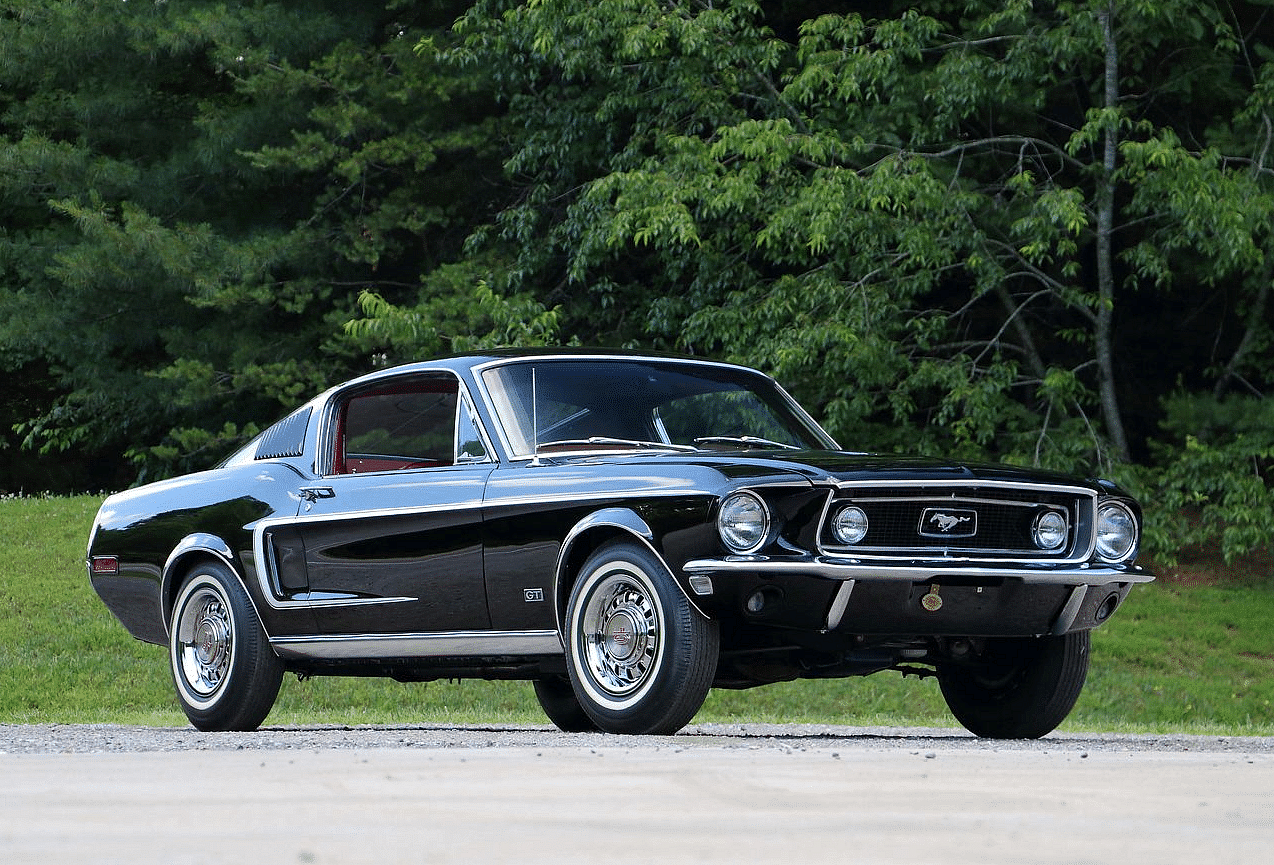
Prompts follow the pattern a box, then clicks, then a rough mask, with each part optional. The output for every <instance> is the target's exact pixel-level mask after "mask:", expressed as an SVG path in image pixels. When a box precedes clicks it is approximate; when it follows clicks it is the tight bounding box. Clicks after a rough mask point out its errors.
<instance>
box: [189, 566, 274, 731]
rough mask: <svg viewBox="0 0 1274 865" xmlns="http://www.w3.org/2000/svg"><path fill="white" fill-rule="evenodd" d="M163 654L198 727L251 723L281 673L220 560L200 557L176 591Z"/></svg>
mask: <svg viewBox="0 0 1274 865" xmlns="http://www.w3.org/2000/svg"><path fill="white" fill-rule="evenodd" d="M168 657H169V661H170V666H171V668H172V674H173V683H174V685H175V686H176V688H177V699H178V700H180V701H181V708H182V709H183V710H184V711H185V713H186V717H187V718H189V719H190V723H191V724H193V725H194V726H195V727H196V728H197V729H200V730H205V731H214V730H255V729H256V728H257V727H258V726H260V725H261V722H262V721H264V720H265V717H266V715H268V714H270V709H271V708H272V707H273V706H274V700H275V698H276V697H277V696H278V694H279V686H280V684H281V683H282V681H283V664H282V662H281V661H280V660H279V658H278V656H277V655H275V654H274V650H273V649H271V648H270V643H269V640H268V639H267V637H266V635H265V631H264V629H263V628H262V627H261V622H260V620H259V619H258V618H257V614H256V610H255V609H253V607H252V604H251V602H250V601H249V600H248V596H247V594H246V593H245V592H244V590H243V587H242V586H241V585H240V583H239V580H238V578H237V577H236V576H235V575H234V573H233V572H232V571H231V570H230V568H229V567H227V566H226V565H224V564H222V563H220V562H213V561H207V562H202V563H200V564H199V565H198V566H196V567H195V568H194V569H193V570H192V571H191V573H190V575H189V576H188V577H187V578H186V581H185V582H184V583H183V584H182V587H181V590H180V591H179V592H178V593H177V602H176V603H175V604H174V605H173V615H172V625H171V631H170V634H169V637H168Z"/></svg>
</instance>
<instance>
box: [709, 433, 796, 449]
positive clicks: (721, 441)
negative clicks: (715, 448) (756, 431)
mask: <svg viewBox="0 0 1274 865" xmlns="http://www.w3.org/2000/svg"><path fill="white" fill-rule="evenodd" d="M695 444H697V445H742V446H743V447H746V448H779V449H781V450H786V451H799V450H800V448H799V447H797V446H796V445H789V444H784V443H783V442H776V441H771V440H770V439H763V438H761V437H760V436H700V437H699V438H697V439H695Z"/></svg>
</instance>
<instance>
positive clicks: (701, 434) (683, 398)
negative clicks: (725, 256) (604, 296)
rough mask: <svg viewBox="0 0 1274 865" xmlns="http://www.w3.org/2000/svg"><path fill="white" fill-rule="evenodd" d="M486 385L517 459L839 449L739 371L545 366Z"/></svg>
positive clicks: (529, 365)
mask: <svg viewBox="0 0 1274 865" xmlns="http://www.w3.org/2000/svg"><path fill="white" fill-rule="evenodd" d="M482 380H483V384H484V385H485V386H486V390H487V393H488V394H490V396H491V402H492V406H493V408H494V410H495V414H496V416H497V417H498V418H499V421H500V424H501V426H502V427H503V429H504V432H505V435H506V438H507V440H508V442H509V446H510V448H511V449H512V452H513V455H514V456H531V455H532V454H535V453H540V452H553V451H564V450H576V449H620V450H627V449H643V448H645V449H650V448H664V449H669V450H707V449H712V450H718V449H740V448H746V449H750V448H761V449H776V448H777V449H783V448H801V449H805V448H831V447H835V445H834V443H833V442H832V441H831V440H830V439H828V438H827V436H826V434H825V433H823V431H822V430H820V429H819V428H818V426H817V424H815V423H814V422H813V421H812V420H810V419H809V417H808V416H806V415H805V413H804V412H803V411H801V410H800V409H799V408H798V407H797V406H796V405H795V404H794V403H793V402H792V401H791V400H790V399H789V398H788V397H787V396H786V394H784V393H783V391H782V390H781V389H780V388H779V387H778V386H777V385H775V384H774V382H772V381H771V380H770V379H768V378H767V377H765V376H763V375H761V374H760V373H757V372H752V371H750V370H745V369H740V368H735V367H724V366H715V365H710V364H697V363H679V362H676V361H667V362H665V361H657V360H640V361H638V360H631V361H630V360H609V359H607V360H600V359H599V360H591V359H587V360H586V359H567V360H562V359H552V360H548V359H546V360H535V361H519V362H514V363H508V364H504V365H501V366H497V367H493V368H490V369H487V370H486V371H484V372H483V373H482Z"/></svg>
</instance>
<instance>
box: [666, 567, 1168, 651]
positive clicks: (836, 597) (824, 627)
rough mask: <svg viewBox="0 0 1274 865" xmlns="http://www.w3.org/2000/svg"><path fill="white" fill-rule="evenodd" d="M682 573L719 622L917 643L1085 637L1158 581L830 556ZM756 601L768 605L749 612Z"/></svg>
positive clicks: (1123, 571)
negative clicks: (1141, 587)
mask: <svg viewBox="0 0 1274 865" xmlns="http://www.w3.org/2000/svg"><path fill="white" fill-rule="evenodd" d="M683 571H684V573H685V574H686V576H687V577H688V578H689V580H690V583H691V585H694V584H695V583H696V582H697V583H698V585H699V586H700V587H703V586H704V585H705V583H704V579H705V578H706V579H707V580H708V581H710V584H711V586H712V594H713V595H714V596H715V598H714V600H715V601H716V602H717V603H716V605H715V606H716V608H717V610H718V612H719V613H720V614H722V615H725V616H738V617H740V618H742V619H743V620H744V621H747V622H749V623H752V624H759V625H765V624H768V625H772V626H776V627H787V628H796V629H799V630H815V631H819V632H823V633H828V632H840V633H845V634H877V635H881V634H891V635H912V636H917V635H935V636H936V635H941V636H1027V635H1040V634H1064V633H1066V632H1068V631H1072V630H1087V629H1090V628H1094V627H1096V626H1097V625H1100V624H1101V623H1102V622H1104V621H1105V620H1106V619H1108V618H1109V617H1110V616H1111V615H1112V614H1113V613H1114V611H1115V610H1116V609H1117V608H1118V607H1119V605H1120V604H1121V603H1122V602H1123V599H1124V598H1125V597H1127V595H1128V592H1129V591H1130V590H1131V589H1132V586H1133V585H1135V584H1137V583H1147V582H1151V581H1152V580H1154V576H1153V575H1152V574H1149V573H1147V572H1146V571H1144V570H1143V569H1141V568H1139V567H1136V566H1129V565H1117V566H1107V565H1087V564H1085V565H1048V564H1024V563H1021V562H1005V563H1003V564H1001V563H995V562H987V561H985V560H980V561H970V560H959V559H939V560H914V561H892V560H891V561H876V562H869V561H864V560H860V559H839V558H834V557H828V556H808V557H805V556H802V557H793V558H772V557H766V556H726V557H722V558H713V559H695V560H692V561H689V562H687V563H686V564H685V565H684V566H683ZM758 592H759V593H761V601H762V603H760V605H759V606H760V608H759V609H752V607H756V606H757V604H756V603H752V604H749V599H751V598H753V596H754V595H756V594H757V593H758Z"/></svg>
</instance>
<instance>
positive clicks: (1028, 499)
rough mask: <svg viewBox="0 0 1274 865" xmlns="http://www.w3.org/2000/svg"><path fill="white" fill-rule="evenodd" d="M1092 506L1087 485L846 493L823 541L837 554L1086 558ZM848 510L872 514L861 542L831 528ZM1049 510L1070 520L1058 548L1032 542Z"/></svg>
mask: <svg viewBox="0 0 1274 865" xmlns="http://www.w3.org/2000/svg"><path fill="white" fill-rule="evenodd" d="M1094 501H1095V496H1094V494H1093V493H1092V492H1090V491H1088V490H1085V489H1082V488H1060V489H1052V488H1044V489H1041V488H1033V487H1027V488H1015V487H996V488H991V489H988V488H985V487H974V486H962V487H946V486H941V487H922V488H911V487H901V488H899V487H891V488H874V487H854V488H842V489H840V490H839V491H838V492H837V493H835V494H834V495H833V496H832V497H831V498H830V499H829V501H828V506H827V509H826V511H825V512H824V516H823V523H822V528H821V530H820V535H819V544H820V547H821V548H822V551H823V552H825V553H831V554H836V555H855V556H872V557H904V558H914V557H917V556H924V557H932V556H941V557H945V556H959V557H962V558H968V557H975V558H982V557H984V558H989V559H1015V560H1021V559H1024V558H1027V559H1031V560H1044V561H1050V562H1056V561H1066V560H1081V559H1084V558H1086V557H1087V555H1088V552H1089V549H1090V547H1091V540H1092V537H1091V536H1092V522H1093V510H1094ZM849 505H854V506H856V507H859V508H861V509H862V510H863V511H864V512H865V513H866V514H867V520H868V530H867V534H866V536H865V537H864V538H863V539H862V540H861V541H859V542H858V543H856V544H845V543H841V542H839V541H838V540H836V539H835V538H834V537H833V536H832V533H831V528H830V525H831V519H832V517H834V516H835V514H836V513H837V512H838V511H839V510H840V509H841V508H843V507H846V506H849ZM1046 511H1057V512H1061V513H1064V514H1065V515H1066V523H1067V527H1068V533H1067V538H1066V541H1065V542H1064V543H1063V544H1062V545H1061V546H1060V547H1059V548H1058V549H1055V550H1041V549H1040V548H1039V547H1038V546H1036V544H1035V541H1034V540H1033V538H1032V527H1033V526H1034V524H1035V521H1036V520H1037V519H1038V518H1039V516H1040V514H1042V513H1044V512H1046Z"/></svg>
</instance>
